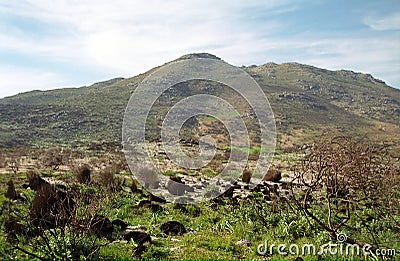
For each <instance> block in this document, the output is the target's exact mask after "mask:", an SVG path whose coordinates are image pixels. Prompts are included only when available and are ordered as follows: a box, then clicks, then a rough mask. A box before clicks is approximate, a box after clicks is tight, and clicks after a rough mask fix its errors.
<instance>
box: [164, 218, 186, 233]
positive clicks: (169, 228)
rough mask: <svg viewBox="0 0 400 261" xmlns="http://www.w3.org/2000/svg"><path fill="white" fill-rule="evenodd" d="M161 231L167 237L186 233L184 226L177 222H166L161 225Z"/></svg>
mask: <svg viewBox="0 0 400 261" xmlns="http://www.w3.org/2000/svg"><path fill="white" fill-rule="evenodd" d="M160 229H161V231H162V232H164V233H165V234H167V235H172V236H177V235H182V234H184V233H185V232H186V228H185V226H184V225H183V224H182V223H180V222H178V221H168V222H165V223H164V224H162V225H161V227H160Z"/></svg>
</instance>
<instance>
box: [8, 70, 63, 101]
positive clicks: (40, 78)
mask: <svg viewBox="0 0 400 261" xmlns="http://www.w3.org/2000/svg"><path fill="white" fill-rule="evenodd" d="M65 83H66V81H65V79H63V78H62V77H61V76H59V75H57V74H55V73H52V72H46V71H41V70H35V69H30V68H20V67H0V97H6V96H11V95H14V94H16V90H26V86H29V90H48V89H54V88H55V87H59V86H63V85H65Z"/></svg>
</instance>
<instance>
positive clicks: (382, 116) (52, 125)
mask: <svg viewBox="0 0 400 261" xmlns="http://www.w3.org/2000/svg"><path fill="white" fill-rule="evenodd" d="M195 56H197V57H207V58H214V59H219V58H218V57H215V56H213V55H211V54H189V55H185V56H182V57H181V58H179V59H190V58H192V57H195ZM241 68H242V69H243V70H245V71H246V72H247V73H249V74H250V75H251V76H252V77H253V78H254V79H255V80H256V81H257V82H258V83H259V85H260V86H261V88H262V89H263V91H264V92H265V94H266V95H267V97H268V99H269V102H270V104H271V107H272V109H273V111H274V114H275V119H276V125H277V134H278V147H280V148H283V149H285V148H293V147H298V146H301V145H302V144H305V143H308V142H312V140H313V139H314V138H315V137H316V136H317V135H319V134H321V133H323V132H335V133H338V134H346V135H353V134H358V135H366V136H367V137H368V138H370V139H373V140H376V141H378V142H382V141H386V142H392V143H395V144H396V145H399V144H400V126H399V122H400V90H397V89H394V88H392V87H390V86H388V85H386V84H385V83H384V82H383V81H381V80H378V79H375V78H374V77H373V76H371V75H369V74H362V73H357V72H353V71H347V70H339V71H330V70H325V69H320V68H317V67H313V66H309V65H303V64H299V63H283V64H275V63H271V62H270V63H266V64H264V65H260V66H256V65H252V66H248V67H244V66H243V67H241ZM156 69H157V68H154V69H152V70H150V71H148V72H146V73H144V74H140V75H138V76H135V77H132V78H127V79H123V78H115V79H111V80H108V81H105V82H100V83H95V84H93V85H91V86H85V87H80V88H66V89H57V90H50V91H31V92H26V93H22V94H18V95H15V96H12V97H7V98H3V99H0V119H1V120H0V147H15V146H82V145H87V144H91V143H109V142H111V143H116V144H119V143H120V141H121V126H122V119H123V115H124V111H125V108H126V105H127V102H128V100H129V97H130V96H131V94H132V93H133V91H134V90H135V88H136V87H137V85H138V83H140V81H142V80H143V79H144V78H145V77H146V76H147V75H149V74H150V73H151V72H152V71H154V70H156ZM193 84H194V83H187V84H186V85H183V86H182V88H181V90H182V93H181V94H177V95H183V96H184V95H188V94H190V93H193V92H185V91H184V90H187V87H188V86H192V85H193ZM201 84H203V85H205V84H206V83H200V85H201ZM200 89H202V90H205V92H206V93H207V92H208V91H207V90H208V89H207V88H200ZM219 92H220V94H222V96H224V95H225V96H226V97H228V96H229V95H230V94H229V91H223V90H222V91H221V90H219ZM221 92H222V93H221Z"/></svg>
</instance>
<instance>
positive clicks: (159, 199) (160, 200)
mask: <svg viewBox="0 0 400 261" xmlns="http://www.w3.org/2000/svg"><path fill="white" fill-rule="evenodd" d="M150 200H151V201H154V202H158V203H162V204H165V203H167V200H166V199H165V198H164V197H163V196H155V195H153V194H150Z"/></svg>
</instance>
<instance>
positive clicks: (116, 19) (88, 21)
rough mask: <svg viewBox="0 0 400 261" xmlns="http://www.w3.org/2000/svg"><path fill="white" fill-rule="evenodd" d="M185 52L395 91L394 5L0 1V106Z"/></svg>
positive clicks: (255, 0) (398, 84)
mask: <svg viewBox="0 0 400 261" xmlns="http://www.w3.org/2000/svg"><path fill="white" fill-rule="evenodd" d="M194 52H208V53H212V54H214V55H216V56H218V57H220V58H222V59H223V60H225V61H226V62H228V63H230V64H233V65H238V66H241V65H253V64H256V65H261V64H264V63H267V62H276V63H283V62H299V63H303V64H310V65H314V66H317V67H322V68H326V69H331V70H339V69H347V70H353V71H357V72H363V73H370V74H372V75H373V76H374V77H376V78H378V79H381V80H384V81H385V82H386V83H387V84H389V85H390V86H393V87H395V88H400V1H398V0H393V1H389V0H388V1H386V0H382V1H369V0H362V1H358V0H336V1H331V0H326V1H325V0H298V1H296V0H291V1H289V0H252V1H249V0H246V1H239V0H113V1H109V0H70V1H66V0H19V1H13V0H0V98H1V97H5V96H10V95H15V94H17V93H21V92H26V91H30V90H48V89H54V88H62V87H79V86H83V85H90V84H92V83H95V82H99V81H103V80H108V79H111V78H115V77H132V76H135V75H137V74H140V73H143V72H146V71H147V70H149V69H151V68H153V67H155V66H158V65H161V64H163V63H165V62H168V61H171V60H173V59H176V58H178V57H180V56H182V55H184V54H188V53H194Z"/></svg>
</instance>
